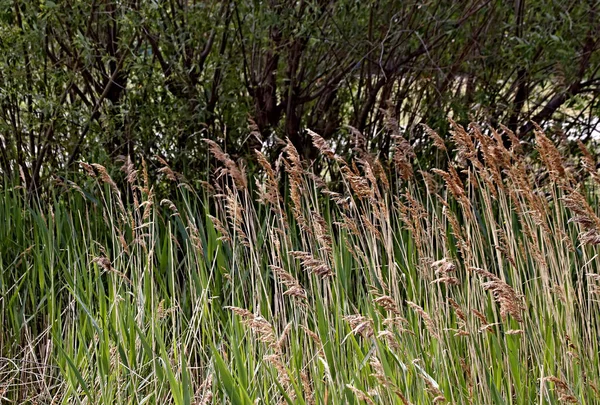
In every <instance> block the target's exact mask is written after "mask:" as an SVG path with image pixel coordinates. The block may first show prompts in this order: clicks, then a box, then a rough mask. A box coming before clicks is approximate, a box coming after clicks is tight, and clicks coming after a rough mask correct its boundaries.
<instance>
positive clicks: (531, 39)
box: [0, 0, 600, 191]
mask: <svg viewBox="0 0 600 405" xmlns="http://www.w3.org/2000/svg"><path fill="white" fill-rule="evenodd" d="M597 9H598V4H597V2H593V1H592V2H574V3H572V4H569V5H568V7H567V6H565V4H564V2H563V1H550V2H548V1H527V2H526V1H524V0H519V1H516V2H500V1H495V2H484V3H481V2H479V1H459V2H456V1H443V0H436V1H425V2H423V1H397V0H386V1H372V2H358V1H354V0H336V1H328V2H322V1H288V0H273V1H268V2H258V1H247V2H231V1H190V0H174V1H168V2H167V1H142V2H140V1H134V0H126V1H118V2H117V1H112V0H111V1H75V0H59V1H54V2H52V1H22V0H17V1H8V0H2V1H1V2H0V10H2V11H0V38H1V39H0V71H1V72H2V74H1V75H0V173H2V174H3V175H6V176H8V177H9V178H11V179H13V180H12V181H20V183H21V184H22V185H24V186H26V187H27V188H28V189H29V190H31V191H33V190H38V188H39V187H40V186H48V185H49V183H50V182H49V180H50V179H51V177H52V174H54V173H56V171H57V170H58V171H60V172H63V173H64V172H65V171H72V170H74V169H75V168H76V163H77V162H78V161H79V160H88V161H95V162H101V163H105V164H109V163H110V162H113V161H114V160H115V159H116V158H117V157H118V156H130V157H131V158H134V157H135V156H145V157H146V158H147V159H153V160H152V163H153V165H156V166H159V163H158V161H156V160H154V156H160V157H162V158H164V159H167V160H168V161H170V162H172V164H173V166H174V168H175V169H176V170H177V171H179V172H181V173H183V174H185V175H186V176H187V177H188V178H190V179H193V180H194V179H195V180H198V179H202V178H203V175H205V174H206V168H207V156H206V148H205V145H204V144H203V143H202V142H200V139H202V138H210V139H213V140H215V141H218V142H219V144H220V145H221V146H222V147H223V148H224V150H226V151H227V152H228V153H230V154H231V155H233V156H235V157H241V158H246V159H248V160H252V159H253V154H252V152H253V151H254V149H259V150H265V151H267V152H268V153H269V154H270V155H273V156H275V155H277V153H278V152H279V148H280V140H281V139H286V138H289V139H290V140H291V141H292V143H293V144H294V145H295V147H296V148H297V149H298V151H299V152H300V154H301V155H302V156H303V157H305V158H309V159H312V158H316V157H317V153H316V149H315V148H313V147H312V146H311V143H310V137H309V136H308V133H307V131H306V129H311V130H314V131H316V132H317V133H319V134H321V135H322V136H323V137H324V138H325V139H328V140H332V141H334V142H333V144H334V146H335V148H336V150H337V152H338V153H339V154H341V155H346V154H347V153H348V152H349V151H350V150H351V149H352V147H353V146H354V145H353V140H354V139H353V136H352V131H347V130H346V126H348V125H350V126H352V127H355V128H356V129H358V130H359V131H360V132H361V133H362V134H364V135H365V141H366V142H367V143H369V145H370V147H371V149H372V150H377V151H378V153H379V154H380V156H382V157H383V156H385V157H387V156H388V155H389V154H390V152H391V151H390V145H391V143H392V139H391V133H392V131H390V130H389V128H388V127H387V126H386V116H387V115H389V116H392V117H394V119H395V120H396V121H397V122H398V124H399V125H400V128H401V129H402V131H403V132H404V133H405V135H406V136H407V137H408V138H410V140H411V142H412V143H413V144H414V145H417V146H418V147H417V148H416V150H417V153H418V154H419V156H420V157H421V158H422V159H423V161H424V164H431V163H432V162H431V154H430V153H429V152H430V148H429V146H428V145H427V143H426V142H425V141H426V137H425V134H424V132H423V131H422V129H421V127H420V126H419V125H418V124H420V123H425V124H428V125H429V126H431V127H434V128H441V129H444V128H446V129H447V128H448V127H447V117H448V116H452V117H453V119H454V120H455V121H457V122H463V123H464V122H467V121H468V120H471V119H474V120H477V121H478V122H489V123H492V124H494V123H497V122H505V123H507V125H508V127H509V128H510V129H511V130H513V131H515V132H519V136H521V137H523V138H525V139H527V138H529V137H530V134H531V131H532V129H533V126H532V125H531V124H529V123H528V122H529V120H530V119H533V120H534V121H536V122H538V123H540V124H541V123H548V126H549V125H550V124H557V125H558V126H560V127H561V128H562V130H563V131H564V132H567V133H569V134H570V135H576V136H581V137H582V138H589V137H590V136H591V135H592V133H593V131H594V128H595V127H596V125H597V122H598V120H597V118H594V117H597V115H598V97H597V94H598V92H597V90H598V80H599V77H598V73H599V70H598V66H599V52H598V48H599V47H600V42H599V41H598V38H599V37H600V35H598V24H597V21H598V20H599V19H598V10H597ZM384 111H385V112H384ZM248 127H250V130H248Z"/></svg>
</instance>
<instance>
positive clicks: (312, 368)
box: [0, 123, 600, 405]
mask: <svg viewBox="0 0 600 405" xmlns="http://www.w3.org/2000/svg"><path fill="white" fill-rule="evenodd" d="M452 124H453V125H452V126H453V132H452V135H451V137H450V140H451V142H444V141H443V139H442V138H441V137H440V136H438V135H437V134H436V133H435V132H434V131H432V130H428V131H429V133H430V136H431V140H432V143H433V144H435V146H436V147H437V148H438V153H439V154H441V155H442V156H444V155H446V154H447V153H448V152H447V150H446V148H450V147H452V148H453V151H454V152H456V153H453V154H452V155H453V156H454V155H457V158H456V159H453V160H452V162H451V163H450V164H449V165H448V167H446V168H444V170H441V169H435V168H422V167H418V166H416V165H414V154H413V153H412V151H411V148H410V145H409V144H408V142H407V141H406V140H404V139H403V138H402V137H400V136H399V135H398V136H396V137H395V141H396V144H395V146H394V150H393V156H392V157H391V158H390V159H389V160H380V159H378V158H377V157H376V156H375V155H373V154H371V153H369V152H368V151H367V150H366V148H365V147H364V144H365V143H364V140H363V139H362V138H361V135H360V134H358V133H356V134H355V135H356V147H355V156H356V157H355V159H353V160H352V161H350V162H348V161H346V160H344V159H342V158H341V157H340V156H337V155H336V154H335V152H334V151H333V150H331V149H330V147H329V146H328V145H327V144H326V143H325V141H324V140H323V139H322V138H320V137H319V136H318V135H317V134H314V133H313V134H312V136H313V141H314V144H315V146H316V147H317V148H318V149H319V150H320V151H321V154H322V158H323V159H325V160H326V161H327V162H328V164H327V165H326V167H328V170H331V171H335V173H336V174H338V175H339V177H340V178H341V179H342V182H341V183H340V184H337V185H336V188H333V187H332V188H329V187H330V186H331V185H330V184H328V182H327V181H326V179H328V178H332V176H331V172H330V173H327V172H323V173H314V172H312V171H311V170H310V165H309V164H308V162H304V161H302V160H301V159H300V157H299V155H298V153H297V151H296V150H295V148H294V147H293V146H292V145H291V144H290V143H288V144H287V145H286V146H285V148H284V150H283V153H282V155H281V157H280V158H279V159H278V160H277V162H276V164H274V165H271V164H270V163H269V162H268V160H267V158H266V157H265V156H263V155H262V154H261V153H260V152H257V161H258V162H259V163H260V165H261V167H262V171H261V174H260V175H258V176H256V177H255V178H252V179H250V178H248V177H247V176H246V174H245V172H244V167H243V165H242V164H240V162H236V161H234V160H232V159H231V158H230V157H229V156H228V155H227V154H226V153H224V152H223V151H222V150H221V149H220V148H219V146H218V145H217V144H216V143H214V142H210V141H208V146H209V149H210V151H211V153H212V154H213V156H214V158H215V162H218V168H217V169H216V170H215V171H214V175H213V176H211V181H210V182H207V183H206V184H205V185H204V187H202V188H198V189H195V188H193V187H191V186H190V185H189V184H188V183H187V182H186V180H185V178H184V177H183V176H182V175H180V174H178V173H175V172H174V171H173V170H172V169H171V168H170V167H169V166H168V165H167V162H164V161H163V162H162V163H163V166H164V167H163V168H162V169H161V170H160V172H161V173H162V177H163V181H164V182H167V183H168V184H169V187H172V188H173V189H176V190H177V191H176V194H177V197H176V198H172V199H171V200H162V201H159V200H158V199H157V198H156V196H155V193H154V188H153V184H150V181H149V179H148V175H147V170H146V165H145V163H144V162H143V161H142V163H141V164H140V167H134V165H133V164H132V163H131V161H129V160H125V161H124V162H123V167H122V177H123V178H124V184H125V186H124V187H123V186H121V187H120V186H118V185H117V184H116V183H115V181H113V177H114V174H115V173H112V174H113V177H111V174H109V172H108V171H107V169H105V168H104V167H102V166H100V165H96V164H87V163H84V162H82V163H81V167H82V173H84V174H82V175H81V177H79V178H78V179H77V180H73V179H72V180H66V179H58V178H57V183H56V185H55V187H54V189H53V190H54V191H53V194H52V197H51V203H45V204H43V205H42V204H39V205H38V206H37V207H33V208H32V206H31V204H29V203H28V199H27V196H26V195H25V192H24V191H23V190H21V189H19V188H15V187H13V188H11V187H5V188H4V190H3V196H2V198H1V199H0V223H2V226H0V243H1V245H0V270H1V273H0V293H1V297H0V322H1V325H2V329H1V331H0V402H1V403H3V404H4V403H19V404H20V403H30V404H34V403H35V404H41V403H55V404H61V403H65V404H66V403H69V404H70V403H74V404H115V403H119V404H144V403H152V404H155V403H160V404H167V403H174V404H178V405H182V404H213V403H234V404H254V403H265V404H271V403H298V404H351V403H366V404H429V403H437V404H444V403H452V404H492V403H493V404H531V403H551V404H557V403H579V404H593V403H600V394H599V392H598V390H599V389H600V377H599V376H600V368H599V364H600V358H599V357H600V355H599V351H600V342H599V338H598V337H599V336H600V334H599V333H600V328H599V322H600V317H599V306H600V303H599V302H598V297H599V295H598V294H599V293H600V269H599V266H600V261H599V259H598V247H597V246H598V244H599V243H600V218H599V214H600V213H599V210H598V192H597V191H598V185H599V184H600V174H599V173H598V171H597V170H596V162H595V161H594V158H593V156H592V155H591V154H590V153H589V152H587V150H585V148H584V147H583V146H582V153H581V157H580V158H578V159H574V158H572V157H569V156H563V155H562V154H561V151H560V150H559V148H558V147H556V146H555V145H554V144H553V143H552V142H551V141H550V140H549V139H548V138H547V137H546V135H544V133H543V132H542V131H541V130H540V129H539V128H538V130H537V132H536V149H535V153H533V154H531V153H527V154H525V153H524V152H522V151H521V145H520V144H519V142H518V140H517V139H516V138H515V137H514V135H513V134H512V133H510V132H509V131H508V130H507V129H506V128H503V130H502V131H501V133H502V134H503V135H500V134H499V133H498V132H496V131H494V130H492V129H485V131H484V130H483V129H481V128H479V127H478V126H477V125H471V126H470V127H469V128H468V129H464V128H462V127H460V126H458V125H456V124H454V123H452ZM392 129H393V128H392ZM507 140H509V141H510V142H507ZM511 142H512V145H511ZM84 176H85V177H84Z"/></svg>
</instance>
